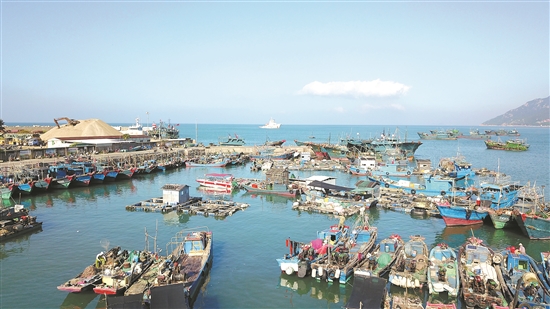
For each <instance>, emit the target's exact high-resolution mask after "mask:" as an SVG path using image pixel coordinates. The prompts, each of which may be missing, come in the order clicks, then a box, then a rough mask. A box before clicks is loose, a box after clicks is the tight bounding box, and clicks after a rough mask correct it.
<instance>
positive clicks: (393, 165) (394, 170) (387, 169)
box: [370, 159, 413, 177]
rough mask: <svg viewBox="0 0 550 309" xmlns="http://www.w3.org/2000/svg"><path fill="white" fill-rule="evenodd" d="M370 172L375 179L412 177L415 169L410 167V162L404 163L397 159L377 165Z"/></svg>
mask: <svg viewBox="0 0 550 309" xmlns="http://www.w3.org/2000/svg"><path fill="white" fill-rule="evenodd" d="M370 172H371V175H372V176H375V177H376V176H383V177H411V175H412V173H413V168H412V167H410V166H408V162H405V163H403V162H399V161H396V160H395V159H389V160H388V161H387V162H382V163H379V164H376V166H375V167H374V169H372V170H371V171H370Z"/></svg>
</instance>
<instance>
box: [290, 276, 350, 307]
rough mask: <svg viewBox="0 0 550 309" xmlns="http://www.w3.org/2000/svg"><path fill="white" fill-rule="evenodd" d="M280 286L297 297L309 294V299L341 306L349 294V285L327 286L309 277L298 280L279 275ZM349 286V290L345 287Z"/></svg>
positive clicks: (297, 278) (293, 277) (296, 277)
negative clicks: (322, 300)
mask: <svg viewBox="0 0 550 309" xmlns="http://www.w3.org/2000/svg"><path fill="white" fill-rule="evenodd" d="M280 285H281V287H283V288H287V289H290V290H292V291H294V292H296V293H297V294H298V295H306V294H309V296H310V297H311V298H316V299H319V300H321V299H324V300H326V301H327V303H329V304H330V303H333V304H342V306H343V305H344V304H345V303H346V302H347V299H348V298H349V294H350V293H351V285H349V284H348V285H340V284H328V285H327V282H321V281H318V280H316V279H314V278H311V277H306V278H299V277H298V276H288V275H287V274H281V276H280ZM347 286H349V287H350V288H349V289H346V287H347Z"/></svg>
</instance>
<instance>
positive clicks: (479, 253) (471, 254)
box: [466, 245, 491, 265]
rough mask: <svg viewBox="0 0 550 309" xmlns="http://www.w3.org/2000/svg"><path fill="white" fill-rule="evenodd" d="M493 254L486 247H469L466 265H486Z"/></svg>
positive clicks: (467, 248)
mask: <svg viewBox="0 0 550 309" xmlns="http://www.w3.org/2000/svg"><path fill="white" fill-rule="evenodd" d="M490 255H491V252H490V251H489V249H487V248H486V247H484V246H476V245H467V246H466V264H467V265H472V264H478V263H485V262H487V261H488V260H489V256H490Z"/></svg>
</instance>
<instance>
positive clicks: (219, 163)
mask: <svg viewBox="0 0 550 309" xmlns="http://www.w3.org/2000/svg"><path fill="white" fill-rule="evenodd" d="M229 162H230V161H229V159H228V158H217V159H214V160H199V161H185V167H225V166H227V164H229Z"/></svg>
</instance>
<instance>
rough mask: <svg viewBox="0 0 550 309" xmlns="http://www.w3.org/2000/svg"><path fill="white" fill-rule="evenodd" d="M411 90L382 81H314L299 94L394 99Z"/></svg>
mask: <svg viewBox="0 0 550 309" xmlns="http://www.w3.org/2000/svg"><path fill="white" fill-rule="evenodd" d="M410 88H411V87H410V86H406V85H403V84H400V83H396V82H392V81H381V80H380V79H375V80H372V81H349V82H328V83H322V82H318V81H314V82H312V83H309V84H307V85H305V86H304V87H303V88H302V90H300V91H299V92H298V93H299V94H311V95H319V96H347V97H349V96H351V97H394V96H399V95H403V94H405V93H407V91H409V89H410Z"/></svg>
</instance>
